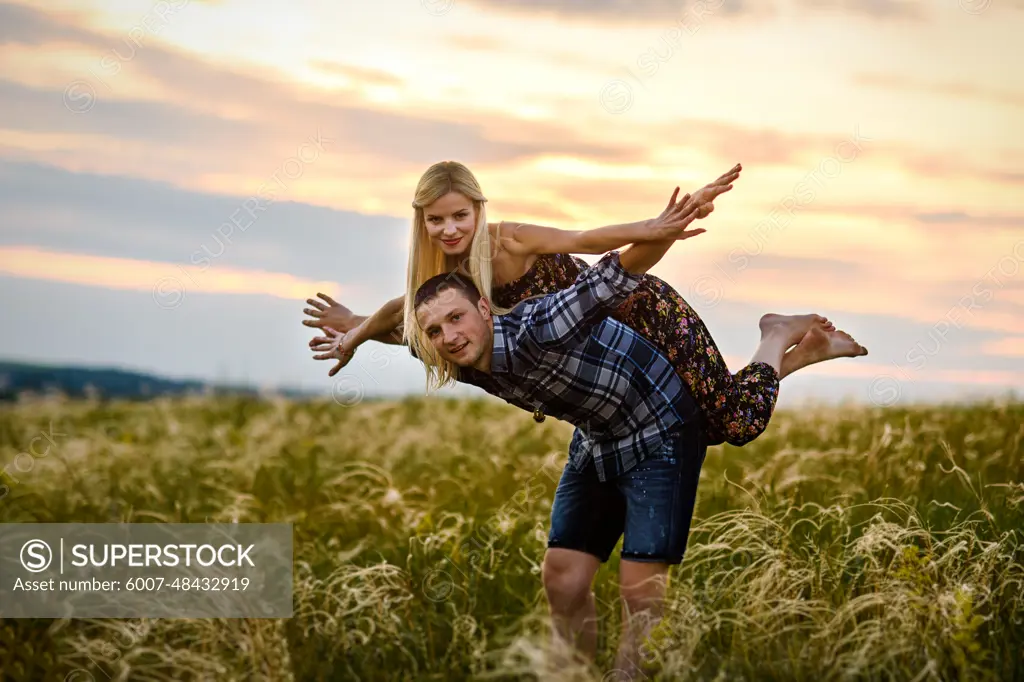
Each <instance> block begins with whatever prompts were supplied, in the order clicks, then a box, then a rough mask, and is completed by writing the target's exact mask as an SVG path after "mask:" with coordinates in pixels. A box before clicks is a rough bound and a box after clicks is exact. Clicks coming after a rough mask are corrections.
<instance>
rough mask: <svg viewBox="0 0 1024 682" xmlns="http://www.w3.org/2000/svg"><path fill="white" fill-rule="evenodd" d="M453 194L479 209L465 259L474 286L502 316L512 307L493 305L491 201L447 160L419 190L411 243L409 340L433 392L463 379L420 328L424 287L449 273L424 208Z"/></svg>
mask: <svg viewBox="0 0 1024 682" xmlns="http://www.w3.org/2000/svg"><path fill="white" fill-rule="evenodd" d="M449 192H458V193H459V194H462V195H463V196H465V197H466V198H467V199H469V200H470V201H471V202H472V203H473V208H474V209H475V210H476V228H475V230H474V232H473V241H472V242H471V243H470V246H469V255H468V256H463V259H464V260H463V261H462V262H461V263H459V267H460V268H463V269H464V270H466V271H468V273H469V276H470V278H471V279H472V280H473V284H475V285H476V288H477V290H479V291H480V294H481V295H482V296H485V297H486V298H487V300H488V302H489V303H490V304H491V312H492V313H494V314H497V315H501V314H504V313H507V312H508V311H509V309H508V308H502V307H500V306H496V305H495V304H494V301H493V300H491V279H492V274H493V273H492V270H491V261H492V260H493V258H494V255H495V253H496V248H495V247H496V246H498V245H494V244H493V243H492V242H493V240H492V239H491V233H490V231H489V230H488V229H487V210H486V209H485V207H484V204H486V203H487V198H486V197H485V196H484V193H483V190H482V189H480V183H479V182H477V180H476V177H475V176H474V175H473V173H472V172H471V171H470V170H469V169H468V168H466V166H464V165H463V164H461V163H459V162H458V161H441V162H440V163H435V164H434V165H433V166H431V167H430V168H428V169H427V171H426V172H425V173H424V174H423V175H422V176H421V177H420V181H419V183H418V184H417V185H416V194H415V197H414V198H413V201H412V207H413V218H412V231H411V234H410V237H411V238H410V240H409V264H408V267H407V269H406V292H405V321H404V332H403V334H404V336H405V342H406V343H407V344H409V349H410V350H412V351H413V352H415V353H416V356H417V357H418V358H419V359H420V360H421V361H422V362H423V364H424V366H425V368H426V370H427V391H430V390H431V388H442V387H444V386H446V385H448V384H450V383H454V382H455V380H456V378H457V377H458V369H459V368H458V366H457V365H455V364H454V363H451V362H447V361H446V360H443V359H442V358H441V356H440V355H438V354H437V352H436V351H435V350H434V347H433V345H432V344H431V343H430V340H429V339H427V337H426V334H425V333H424V332H423V330H422V329H420V327H419V323H418V322H417V320H416V310H415V308H414V307H413V300H414V298H415V296H416V291H417V290H418V289H419V288H420V285H422V284H423V283H424V282H426V281H427V280H428V279H430V278H431V277H434V276H435V275H440V274H442V273H444V272H446V256H445V253H444V251H442V250H441V249H439V248H438V247H437V246H436V245H435V244H434V243H433V242H431V241H430V236H429V235H428V234H427V224H426V220H425V219H424V215H423V208H424V207H425V206H429V205H431V204H432V203H434V202H435V201H437V200H438V199H440V198H441V197H443V196H444V195H445V194H448V193H449Z"/></svg>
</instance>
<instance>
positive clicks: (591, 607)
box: [541, 548, 601, 661]
mask: <svg viewBox="0 0 1024 682" xmlns="http://www.w3.org/2000/svg"><path fill="white" fill-rule="evenodd" d="M600 567H601V562H600V561H599V560H598V558H597V557H595V556H594V555H592V554H587V553H585V552H578V551H576V550H572V549H559V548H551V549H549V550H547V552H545V554H544V563H543V565H542V566H541V576H542V578H543V581H544V592H545V594H546V595H547V598H548V607H549V608H550V611H551V620H552V624H553V625H554V632H553V641H552V645H553V650H554V651H555V652H558V651H560V650H562V649H564V648H565V647H566V645H568V646H571V647H574V648H575V649H576V650H578V651H579V653H581V654H583V655H584V656H585V657H586V658H587V660H588V661H593V660H594V655H595V654H596V653H597V605H596V602H595V599H594V592H593V587H592V586H593V582H594V576H595V575H597V570H598V569H599V568H600Z"/></svg>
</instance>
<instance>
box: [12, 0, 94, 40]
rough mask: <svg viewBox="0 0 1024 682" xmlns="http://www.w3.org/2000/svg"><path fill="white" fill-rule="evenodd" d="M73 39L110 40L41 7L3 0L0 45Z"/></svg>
mask: <svg viewBox="0 0 1024 682" xmlns="http://www.w3.org/2000/svg"><path fill="white" fill-rule="evenodd" d="M54 43H71V44H78V45H84V46H86V47H93V48H107V47H109V46H110V43H109V41H107V40H105V39H104V37H103V36H101V35H99V34H97V33H94V32H92V31H88V30H83V29H79V28H77V27H75V26H74V25H73V24H72V23H71V22H61V21H56V20H54V19H53V18H51V16H50V15H47V14H44V13H42V12H39V11H38V10H35V9H31V8H29V7H25V6H24V5H15V4H11V3H6V2H0V45H44V44H54Z"/></svg>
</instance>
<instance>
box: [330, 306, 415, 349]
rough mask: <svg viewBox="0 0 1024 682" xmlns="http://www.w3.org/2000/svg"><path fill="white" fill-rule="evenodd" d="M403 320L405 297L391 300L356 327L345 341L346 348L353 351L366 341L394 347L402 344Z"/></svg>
mask: <svg viewBox="0 0 1024 682" xmlns="http://www.w3.org/2000/svg"><path fill="white" fill-rule="evenodd" d="M404 319H405V296H398V297H397V298H393V299H391V300H390V301H388V302H387V303H385V304H384V305H382V306H381V307H380V309H379V310H378V311H377V312H375V313H374V314H373V315H370V316H369V317H367V318H366V319H365V320H363V321H362V322H360V323H359V324H358V325H356V326H355V327H354V328H353V329H352V332H351V333H350V334H349V338H348V339H346V343H345V345H346V347H348V348H349V350H355V347H356V346H359V345H361V344H363V343H365V342H367V341H379V342H381V343H389V344H392V345H396V346H401V345H403V344H404V341H403V335H402V324H403V322H404Z"/></svg>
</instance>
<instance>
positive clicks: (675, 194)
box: [665, 187, 679, 211]
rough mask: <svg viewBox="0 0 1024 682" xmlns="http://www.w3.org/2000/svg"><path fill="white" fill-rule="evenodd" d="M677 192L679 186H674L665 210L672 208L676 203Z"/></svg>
mask: <svg viewBox="0 0 1024 682" xmlns="http://www.w3.org/2000/svg"><path fill="white" fill-rule="evenodd" d="M678 194H679V188H678V187H676V189H675V191H674V192H672V196H671V197H669V199H668V206H666V207H665V210H666V211H670V210H672V207H673V206H675V204H676V196H677V195H678Z"/></svg>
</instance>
